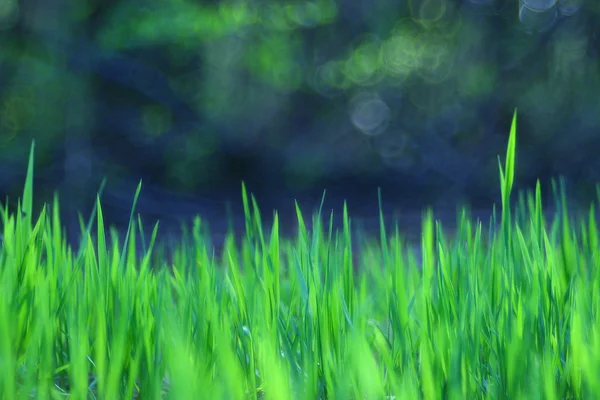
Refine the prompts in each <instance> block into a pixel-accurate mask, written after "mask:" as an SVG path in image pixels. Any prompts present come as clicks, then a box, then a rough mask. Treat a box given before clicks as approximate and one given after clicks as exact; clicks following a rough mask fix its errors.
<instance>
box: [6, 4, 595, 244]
mask: <svg viewBox="0 0 600 400" xmlns="http://www.w3.org/2000/svg"><path fill="white" fill-rule="evenodd" d="M599 55H600V2H598V1H595V0H587V1H586V0H310V1H309V0H277V1H275V0H229V1H217V0H144V1H139V0H103V1H99V0H44V1H34V0H0V160H1V164H0V165H1V169H0V194H1V195H2V196H3V197H6V196H8V198H9V200H11V201H15V200H16V198H17V197H18V196H19V194H20V193H21V190H22V185H23V182H24V178H25V172H26V165H27V155H28V152H29V148H30V144H31V142H32V140H34V139H35V143H36V154H35V174H36V175H35V188H34V189H35V194H36V200H37V201H38V205H39V204H41V203H42V202H47V201H50V200H51V198H52V195H53V193H54V192H55V191H58V193H59V195H60V199H61V205H62V208H63V219H64V221H65V223H66V224H67V225H68V227H69V229H70V233H71V234H73V233H75V234H77V230H76V229H77V226H78V225H77V219H76V212H77V211H81V212H82V213H83V214H84V215H89V212H90V211H91V209H92V206H93V204H94V200H95V197H96V193H97V191H98V189H99V187H100V183H101V181H102V179H103V178H106V187H105V190H104V192H103V194H102V201H103V204H104V212H105V214H106V218H107V219H108V221H109V222H110V223H114V224H116V225H117V226H120V227H123V226H125V224H126V222H127V220H128V217H129V211H130V207H131V203H132V200H133V195H134V192H135V189H136V186H137V184H138V182H139V180H142V181H143V189H142V194H141V198H140V202H139V205H138V208H137V211H138V212H140V213H141V214H142V216H144V217H145V220H146V221H148V222H150V223H153V222H155V221H156V220H157V219H160V220H161V221H162V222H161V224H163V228H162V229H167V230H169V229H171V228H170V227H174V229H178V227H179V220H180V219H182V218H183V219H188V218H191V217H192V216H193V215H194V214H197V213H200V215H201V216H202V217H203V218H204V219H205V220H206V221H207V222H208V223H209V224H210V225H211V227H213V231H217V234H219V233H220V232H224V229H225V226H226V220H227V217H228V216H233V219H232V221H233V222H232V223H233V225H234V226H235V229H241V227H242V226H243V219H240V218H241V181H242V180H243V181H245V183H246V185H247V187H248V190H249V191H251V192H253V193H254V194H255V195H256V197H257V200H258V203H259V205H260V206H261V207H262V209H263V214H264V217H265V220H266V221H268V220H269V219H270V217H271V215H272V214H271V210H272V209H273V208H277V209H279V210H280V212H281V218H282V220H283V222H284V223H283V228H284V230H285V229H289V230H293V226H294V223H293V221H294V218H295V216H294V214H293V211H294V210H293V205H294V204H293V199H298V201H299V202H300V204H301V205H302V207H303V209H305V210H306V212H312V211H313V209H314V207H316V206H318V204H319V202H320V199H321V196H322V194H323V190H325V189H326V190H327V197H326V199H327V201H326V206H325V211H326V212H327V213H328V212H329V211H330V210H331V209H336V210H339V209H340V207H341V205H342V202H343V199H346V200H347V201H348V206H349V211H350V214H351V215H354V216H356V217H357V218H362V219H364V221H367V224H368V223H369V222H368V221H372V220H373V218H376V217H377V214H378V206H377V204H378V203H377V188H381V190H382V196H383V203H384V212H385V213H386V218H387V217H388V216H389V217H390V218H391V217H392V216H394V215H396V216H397V215H405V216H406V218H408V217H409V216H415V215H417V216H418V215H419V214H420V211H421V209H422V208H423V207H425V206H427V205H431V206H433V207H435V208H436V210H440V212H441V213H444V212H445V211H444V210H449V212H450V213H451V214H452V217H451V218H454V215H455V207H456V205H457V204H461V203H469V204H471V205H472V207H473V208H474V209H491V205H492V203H493V202H497V201H498V199H499V184H498V156H500V157H501V158H502V159H503V158H504V154H505V149H506V142H507V138H508V133H509V128H510V123H511V118H512V114H513V111H514V109H515V108H518V111H519V117H518V138H517V155H518V158H517V177H516V186H517V187H521V188H523V187H531V186H532V185H534V184H535V181H536V178H540V179H541V181H542V184H543V187H545V188H546V189H548V190H549V188H550V187H549V184H548V182H549V179H550V178H552V177H556V176H558V175H563V176H564V177H565V178H566V181H567V182H568V191H569V196H570V197H572V198H573V199H575V200H576V201H580V202H587V203H589V201H590V200H591V199H593V198H594V196H595V188H594V185H595V183H596V182H597V181H598V180H599V178H600V158H599V157H598V156H597V155H598V150H599V149H600V136H599V134H598V133H599V128H600V64H599V62H598V61H599V58H598V57H599ZM413 220H414V218H413ZM407 221H408V219H407ZM413 223H415V224H416V222H413ZM373 226H376V224H375V225H373ZM148 228H149V227H148ZM148 228H147V229H148ZM417 228H418V226H417Z"/></svg>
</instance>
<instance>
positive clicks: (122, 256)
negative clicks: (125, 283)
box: [119, 180, 142, 268]
mask: <svg viewBox="0 0 600 400" xmlns="http://www.w3.org/2000/svg"><path fill="white" fill-rule="evenodd" d="M141 191H142V181H141V180H140V182H139V183H138V186H137V189H136V190H135V195H134V196H133V204H132V205H131V212H130V213H129V223H128V225H127V232H126V233H125V240H124V241H123V248H122V250H121V258H120V260H119V268H122V267H123V264H124V263H125V256H126V253H127V245H128V244H129V236H130V234H131V231H132V229H131V228H132V225H133V221H134V218H133V216H134V215H135V206H136V205H137V202H138V199H139V197H140V192H141Z"/></svg>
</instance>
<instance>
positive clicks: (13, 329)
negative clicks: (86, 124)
mask: <svg viewBox="0 0 600 400" xmlns="http://www.w3.org/2000/svg"><path fill="white" fill-rule="evenodd" d="M515 138H516V112H515V117H514V119H513V125H512V128H511V134H510V138H509V143H508V150H507V154H506V159H505V162H504V163H503V164H504V166H502V165H500V184H501V187H502V209H501V210H500V212H499V214H500V217H499V218H498V220H497V221H496V220H495V218H494V219H493V220H492V221H490V225H489V226H485V225H483V224H482V223H481V222H476V221H472V220H471V219H470V217H469V215H468V213H467V212H465V213H463V214H461V215H460V221H461V223H460V224H459V226H458V229H457V231H456V232H455V234H454V235H453V239H452V240H450V239H448V238H447V236H446V235H445V233H444V231H443V227H442V226H441V225H440V224H439V223H437V222H436V221H435V219H434V216H433V215H432V213H431V212H429V211H426V212H425V213H424V214H423V222H422V236H421V256H422V260H420V261H419V262H417V260H416V258H415V257H414V254H412V253H411V252H410V251H407V250H408V248H407V247H406V246H405V243H404V241H403V239H402V238H401V237H400V235H399V234H398V233H396V234H388V233H386V232H390V231H391V232H393V229H392V230H390V229H386V227H384V226H383V225H384V222H383V218H381V234H380V236H379V237H377V238H373V241H372V242H371V244H365V245H364V248H362V250H361V257H360V259H359V260H358V261H357V260H356V259H355V257H353V255H352V254H351V253H352V248H353V246H352V243H351V241H352V235H351V226H350V217H349V216H348V215H347V212H345V213H344V228H343V229H342V230H341V231H339V232H334V231H332V230H331V228H327V226H328V224H327V219H328V218H329V216H322V215H318V214H317V215H315V216H313V217H312V218H313V220H312V226H313V228H314V229H312V230H310V231H309V230H307V229H306V228H305V226H306V225H305V220H304V217H303V215H302V213H301V212H300V210H299V209H298V210H297V217H298V226H299V229H298V234H297V236H296V237H295V238H292V239H284V238H282V237H280V235H279V226H278V224H279V223H278V219H277V218H275V222H274V223H273V226H272V227H269V229H268V230H269V232H270V234H269V236H265V235H264V232H265V231H266V229H265V230H263V226H262V222H261V218H260V213H259V211H258V206H257V204H256V202H254V200H253V198H252V197H248V196H247V194H246V191H245V190H243V191H242V194H243V196H242V197H243V204H244V210H245V216H246V224H247V232H246V236H245V237H244V239H243V240H242V241H241V243H236V241H235V240H234V239H233V238H234V235H233V233H231V234H230V235H229V236H228V237H227V239H226V241H225V245H224V247H223V254H222V257H221V255H219V257H213V254H212V251H211V249H207V248H206V246H203V242H204V239H203V236H202V234H201V231H202V229H201V227H202V221H201V219H200V218H197V219H196V220H195V221H194V225H193V229H192V230H191V233H190V239H191V240H190V241H182V242H181V243H180V245H179V247H178V248H177V249H176V252H175V256H174V258H173V262H172V264H170V265H166V263H165V262H161V257H160V249H159V248H156V247H155V238H156V236H157V231H158V226H155V227H154V230H153V234H152V237H153V240H152V241H150V243H142V245H143V248H144V249H146V254H145V255H144V256H142V257H139V255H137V254H136V252H135V251H131V250H134V249H136V246H137V244H138V243H136V241H137V240H138V239H137V238H138V237H144V236H145V235H144V232H143V229H142V227H141V226H140V225H139V224H136V218H134V215H135V213H134V210H135V203H136V201H137V198H138V195H139V192H140V188H139V187H138V192H137V193H136V195H135V198H134V201H133V207H132V212H131V224H130V229H129V230H128V231H127V235H126V236H125V238H124V239H123V240H119V238H118V237H117V235H116V231H115V230H111V229H109V228H106V227H105V224H104V221H103V215H102V208H101V205H100V202H99V201H98V204H97V209H96V211H95V213H94V215H93V216H92V219H90V221H91V222H93V224H92V223H90V224H88V225H87V226H84V224H83V223H82V232H83V233H82V234H83V236H82V237H83V238H84V239H86V238H90V240H88V241H85V242H84V245H83V246H81V248H79V249H77V250H76V251H72V250H71V249H70V248H69V247H68V246H67V244H66V241H65V239H64V237H65V236H64V232H63V229H62V226H61V222H60V218H59V211H58V208H59V204H58V200H57V199H56V198H55V199H54V202H53V203H52V205H51V206H47V207H45V208H44V209H42V210H41V212H40V213H39V216H37V217H36V218H34V217H33V210H32V195H33V184H32V182H33V157H34V154H33V146H32V151H31V155H30V159H29V166H28V174H27V178H26V182H25V188H24V192H23V196H22V199H21V200H20V203H19V206H18V209H17V211H16V212H15V213H10V212H9V211H8V209H7V208H4V209H3V210H2V225H3V235H4V238H3V243H2V246H1V248H0V293H1V294H2V297H1V300H0V396H1V398H2V399H7V400H13V399H32V398H35V399H66V398H70V399H111V400H112V399H132V398H140V399H163V398H164V399H176V400H186V399H189V400H196V399H234V400H235V399H307V400H308V399H342V400H346V399H419V398H422V399H480V398H490V399H499V398H507V399H576V398H577V399H579V398H581V399H584V398H588V399H592V398H600V379H599V378H600V315H599V306H600V274H599V269H598V266H599V265H600V252H599V238H598V227H597V224H596V217H595V211H594V210H595V208H594V206H593V205H592V206H591V207H590V210H589V218H585V219H581V220H580V221H577V222H576V223H573V222H571V221H570V219H569V217H568V215H567V212H566V205H565V202H566V201H565V198H564V196H563V197H562V198H561V197H560V195H559V197H558V200H559V201H560V202H561V203H560V204H562V206H563V211H562V212H561V213H560V214H559V216H558V218H555V219H553V221H552V222H551V223H550V222H549V221H547V220H546V219H545V217H544V213H543V212H542V211H543V210H542V206H541V204H542V201H541V199H542V194H541V188H540V186H539V185H538V186H537V187H536V188H535V190H534V191H533V192H532V193H530V194H529V195H528V196H527V198H526V201H525V202H523V203H522V204H521V205H520V206H519V207H518V209H517V210H515V211H516V212H515V213H514V215H513V213H511V210H510V206H509V205H510V204H511V203H510V192H511V188H512V183H513V179H514V168H515V162H514V160H515V148H516V145H515ZM322 220H324V222H322ZM92 225H93V228H92ZM329 226H330V225H329ZM388 228H389V227H388ZM92 229H93V230H94V231H95V232H94V233H95V235H94V236H95V237H96V238H97V240H94V241H92V240H91V236H92V235H91V234H90V233H91V232H92ZM396 232H398V229H397V228H396ZM119 243H120V244H119ZM190 243H193V245H190ZM356 262H359V263H360V265H358V266H357V265H355V263H356Z"/></svg>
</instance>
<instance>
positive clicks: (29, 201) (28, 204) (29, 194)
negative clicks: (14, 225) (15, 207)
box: [21, 140, 35, 226]
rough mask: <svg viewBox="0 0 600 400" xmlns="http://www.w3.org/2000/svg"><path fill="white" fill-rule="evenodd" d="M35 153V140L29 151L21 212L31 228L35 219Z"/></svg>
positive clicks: (26, 223)
mask: <svg viewBox="0 0 600 400" xmlns="http://www.w3.org/2000/svg"><path fill="white" fill-rule="evenodd" d="M34 152H35V140H34V141H32V142H31V150H30V151H29V162H28V163H27V175H26V177H25V186H24V188H23V200H22V209H21V211H22V212H23V214H24V217H25V218H24V219H25V221H24V222H25V225H26V226H29V223H31V218H33V214H32V212H33V159H34Z"/></svg>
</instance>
